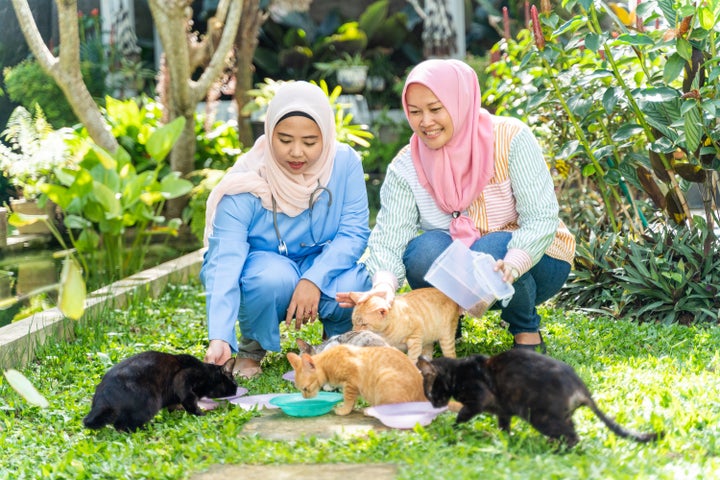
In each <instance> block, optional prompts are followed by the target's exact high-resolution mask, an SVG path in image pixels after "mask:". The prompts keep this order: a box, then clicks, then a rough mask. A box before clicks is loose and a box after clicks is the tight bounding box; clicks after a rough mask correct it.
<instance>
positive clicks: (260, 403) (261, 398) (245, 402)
mask: <svg viewBox="0 0 720 480" xmlns="http://www.w3.org/2000/svg"><path fill="white" fill-rule="evenodd" d="M278 395H284V394H283V393H265V394H260V395H250V396H247V397H236V398H233V399H232V400H230V403H232V404H235V405H238V406H239V407H240V408H242V409H243V410H252V409H254V408H255V409H258V410H261V409H263V408H267V409H273V408H278V407H277V406H275V405H273V404H271V403H270V400H271V399H273V398H275V397H277V396H278Z"/></svg>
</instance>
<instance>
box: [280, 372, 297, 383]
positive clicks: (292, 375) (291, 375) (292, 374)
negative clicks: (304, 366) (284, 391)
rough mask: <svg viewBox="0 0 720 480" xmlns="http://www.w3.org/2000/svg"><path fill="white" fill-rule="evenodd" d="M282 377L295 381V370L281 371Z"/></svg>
mask: <svg viewBox="0 0 720 480" xmlns="http://www.w3.org/2000/svg"><path fill="white" fill-rule="evenodd" d="M282 378H284V379H285V380H287V381H288V382H294V381H295V370H290V371H289V372H287V373H283V376H282Z"/></svg>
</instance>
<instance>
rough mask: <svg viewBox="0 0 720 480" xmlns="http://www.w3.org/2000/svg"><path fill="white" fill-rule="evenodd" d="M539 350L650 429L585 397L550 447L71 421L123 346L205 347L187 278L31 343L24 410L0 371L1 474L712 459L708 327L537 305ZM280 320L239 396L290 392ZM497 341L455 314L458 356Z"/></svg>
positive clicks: (470, 472) (481, 429)
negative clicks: (645, 435)
mask: <svg viewBox="0 0 720 480" xmlns="http://www.w3.org/2000/svg"><path fill="white" fill-rule="evenodd" d="M540 314H541V316H542V317H543V323H542V327H541V328H542V330H543V332H544V336H545V341H546V342H547V343H548V353H549V354H550V355H552V356H553V357H555V358H558V359H560V360H563V361H565V362H567V363H569V364H571V365H572V366H573V367H574V368H575V369H576V370H577V372H578V374H579V375H580V377H581V378H582V379H583V380H584V381H585V382H586V383H587V384H588V387H589V388H590V390H591V391H592V392H593V394H594V397H595V399H596V400H597V403H598V405H599V406H600V408H601V409H603V410H604V411H605V412H607V413H608V415H610V416H612V417H614V418H616V419H617V421H618V422H620V423H621V424H623V425H624V426H627V427H628V428H630V429H634V430H639V431H647V430H665V431H666V436H665V438H664V439H662V440H660V441H659V442H657V443H650V444H637V443H635V442H632V441H628V440H626V439H622V438H619V437H617V436H616V435H614V434H613V433H612V432H610V431H609V430H608V429H607V428H606V427H605V425H604V424H603V423H602V422H601V421H600V420H599V419H597V418H596V417H595V416H594V414H593V413H592V412H591V411H590V410H589V409H587V408H581V409H579V410H578V411H577V412H576V413H575V415H574V417H573V419H574V422H575V424H576V427H577V430H578V434H579V436H580V443H579V444H578V446H577V447H576V448H575V449H573V450H572V451H569V452H565V453H562V454H556V453H554V452H555V447H556V445H554V444H553V443H552V442H551V441H549V440H548V439H546V438H545V437H543V436H542V435H540V434H539V433H538V432H536V431H535V430H534V429H533V428H532V427H531V426H530V425H529V424H527V423H526V422H524V421H522V420H519V419H514V420H513V422H512V431H511V433H510V435H508V434H506V433H505V432H502V431H501V430H500V429H499V428H498V426H497V420H496V418H495V417H494V416H492V415H489V414H483V415H479V416H476V417H474V418H473V419H472V420H471V421H470V422H468V423H466V424H463V425H459V426H456V425H455V424H454V422H455V414H453V413H450V412H446V413H444V414H442V415H440V416H439V417H438V418H437V419H436V420H435V421H434V422H433V423H431V424H430V425H428V426H427V427H419V426H418V427H416V428H415V429H413V430H408V431H397V430H389V431H370V432H369V433H367V434H366V435H363V436H360V437H357V438H356V439H353V440H352V441H348V440H343V439H341V438H334V439H332V440H327V441H321V440H318V439H314V438H309V439H305V440H299V441H296V442H275V441H269V440H263V439H260V438H258V437H256V436H255V435H246V434H244V433H243V432H242V429H243V426H244V425H245V424H246V423H247V422H248V421H249V420H251V419H252V418H253V417H255V416H256V415H259V414H258V413H256V412H251V411H245V410H243V409H240V408H237V407H236V406H233V405H230V404H226V405H221V406H220V407H219V408H218V409H217V410H214V411H212V412H209V413H208V414H207V415H205V416H203V417H195V416H192V415H188V414H187V413H185V412H182V411H179V412H177V411H176V412H167V411H162V412H161V413H159V414H158V416H157V417H156V418H155V419H154V420H153V421H152V422H151V423H150V425H149V426H148V428H147V429H146V430H142V431H140V432H138V433H136V434H133V435H126V434H120V433H118V432H116V431H114V430H113V429H111V428H105V429H102V430H99V431H90V430H87V429H84V428H83V427H82V424H81V419H82V417H83V416H84V415H85V414H86V413H87V412H88V410H89V407H90V399H91V397H92V394H93V392H94V388H95V385H96V384H97V382H98V381H99V379H100V378H101V377H102V375H103V374H104V373H105V371H106V370H107V369H108V368H109V367H110V366H111V365H113V364H115V363H117V362H118V361H119V360H121V359H122V358H126V357H128V356H130V355H132V354H134V353H138V352H140V351H143V350H149V349H158V350H164V351H169V352H172V353H178V352H188V353H191V354H193V355H195V356H197V357H199V358H202V356H203V355H204V353H205V348H206V346H207V337H206V321H205V306H204V296H203V294H202V292H201V289H200V287H199V286H198V284H197V283H196V282H191V284H189V285H185V286H178V285H175V286H171V287H170V288H169V289H168V290H167V292H166V293H165V294H164V295H163V297H162V298H160V299H159V300H144V299H143V298H140V297H138V298H135V299H134V300H133V301H132V302H131V305H130V306H129V307H127V308H123V309H117V310H107V311H105V312H103V313H102V314H100V315H98V318H97V319H95V320H93V321H87V320H85V321H81V322H79V323H77V324H76V325H75V326H76V335H77V338H76V340H74V341H72V342H69V343H63V344H56V345H48V346H47V347H44V348H43V349H42V350H41V351H40V353H39V355H38V358H37V360H36V361H34V362H33V363H32V364H31V365H30V366H28V367H27V368H26V369H24V370H23V373H24V374H25V375H26V376H27V377H28V378H29V379H30V380H31V381H32V382H33V383H34V384H35V385H36V386H37V388H38V389H39V390H40V392H41V393H43V395H45V396H46V398H47V399H48V400H49V402H50V404H51V406H50V408H48V409H39V408H37V407H32V406H29V405H27V404H26V403H24V402H23V400H22V399H21V398H20V397H19V396H18V395H17V394H16V393H15V392H14V391H13V390H12V389H10V388H9V386H8V385H7V384H5V383H2V378H0V443H2V445H3V456H2V459H1V460H0V478H13V479H16V478H33V479H34V478H39V477H43V476H44V477H48V478H51V477H52V478H121V477H122V478H187V477H188V476H190V475H191V474H192V473H193V472H197V471H200V470H203V469H206V468H208V467H209V466H210V465H213V464H216V463H252V464H273V463H307V462H310V463H332V462H344V463H348V462H349V463H365V462H368V463H378V462H389V463H394V464H396V465H398V471H399V474H398V478H399V479H401V480H402V479H417V478H453V479H454V478H463V479H464V478H467V479H476V478H502V479H522V480H526V479H543V480H544V479H547V478H563V479H565V478H577V479H588V478H590V479H606V478H613V479H636V478H658V479H675V478H688V479H694V478H697V479H700V478H703V479H706V478H718V475H717V473H716V472H717V471H720V460H719V459H720V427H719V425H720V380H719V379H718V377H720V376H719V375H718V370H719V369H720V354H718V353H717V352H718V351H720V329H719V328H718V327H715V328H711V327H683V326H673V325H656V324H643V325H637V324H630V323H627V322H622V321H616V320H613V319H604V318H596V319H590V318H587V317H585V316H584V315H581V314H579V313H576V312H566V311H560V310H555V309H553V308H551V307H544V308H541V309H540ZM281 332H282V342H281V345H282V352H271V353H269V354H268V356H267V357H266V359H265V360H264V361H263V370H264V372H265V373H264V374H263V375H262V376H260V377H259V378H256V379H253V380H247V381H242V382H241V384H242V385H243V386H244V387H246V388H248V389H249V390H250V393H251V394H260V393H272V392H293V391H295V387H294V385H293V384H292V383H290V382H288V381H286V380H284V379H282V378H281V376H282V374H283V373H285V372H287V371H288V370H289V369H290V366H289V364H288V362H287V359H286V358H285V353H286V352H287V351H297V346H296V344H295V338H297V337H300V338H303V339H305V340H307V341H309V342H310V343H313V344H316V343H319V342H320V339H321V335H322V325H321V324H320V323H315V324H311V325H307V326H305V327H303V329H302V330H301V331H299V332H295V331H294V330H291V329H287V328H285V327H284V326H283V327H282V328H281ZM511 344H512V337H511V336H510V334H509V333H508V332H507V329H506V326H505V325H504V324H503V322H502V321H501V320H500V318H499V315H498V314H497V312H490V313H489V314H487V315H485V316H484V317H483V318H466V319H465V320H464V321H463V332H462V339H461V340H460V341H459V342H458V345H457V347H458V353H459V354H460V355H461V356H464V355H469V354H472V353H484V354H489V355H492V354H496V353H499V352H502V351H504V350H506V349H508V348H509V347H510V346H511Z"/></svg>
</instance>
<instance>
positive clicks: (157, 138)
mask: <svg viewBox="0 0 720 480" xmlns="http://www.w3.org/2000/svg"><path fill="white" fill-rule="evenodd" d="M183 128H185V117H178V118H176V119H175V120H173V121H172V122H170V123H168V124H166V125H163V126H162V127H160V128H158V129H157V130H155V131H154V132H153V133H152V135H150V138H148V141H147V143H146V144H145V148H146V150H147V152H148V154H149V155H150V156H151V157H152V158H154V159H155V160H157V161H160V160H164V159H165V157H167V155H168V153H170V150H172V147H173V145H175V142H177V139H178V138H180V135H181V134H182V131H183Z"/></svg>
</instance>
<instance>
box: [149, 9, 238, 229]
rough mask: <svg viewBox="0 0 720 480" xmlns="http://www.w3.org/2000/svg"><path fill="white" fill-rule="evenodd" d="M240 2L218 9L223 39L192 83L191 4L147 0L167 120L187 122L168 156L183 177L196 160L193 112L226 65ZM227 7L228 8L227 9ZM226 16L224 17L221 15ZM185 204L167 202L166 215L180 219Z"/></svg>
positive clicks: (185, 201) (233, 37)
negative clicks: (160, 59) (164, 75)
mask: <svg viewBox="0 0 720 480" xmlns="http://www.w3.org/2000/svg"><path fill="white" fill-rule="evenodd" d="M243 3H244V2H242V1H237V0H222V1H221V2H220V4H219V5H218V9H217V12H218V15H217V17H216V21H219V22H223V23H224V27H223V31H222V36H221V38H220V42H219V43H218V45H217V48H216V49H215V51H214V52H213V55H212V58H211V60H210V63H209V65H208V66H207V68H205V70H204V71H203V73H202V75H201V76H200V78H199V79H198V80H196V81H193V80H192V74H193V72H192V71H191V59H190V48H191V47H190V44H189V40H188V30H187V25H188V18H187V17H186V12H187V11H188V9H189V8H190V6H191V4H192V1H191V0H150V1H149V6H150V12H151V13H152V16H153V21H154V23H155V27H156V28H157V32H158V36H159V37H160V42H161V43H162V46H163V50H164V55H165V65H166V68H167V72H168V74H169V77H170V79H169V80H170V81H169V89H168V90H169V98H168V104H169V118H168V121H172V120H174V119H175V118H177V117H181V116H182V117H185V119H186V120H187V122H186V124H185V129H184V130H183V133H182V135H181V136H180V139H179V140H178V142H177V144H175V147H174V148H173V150H172V152H171V154H170V168H171V169H172V170H174V171H177V172H180V174H181V175H186V174H188V173H190V172H191V171H192V170H193V166H194V157H195V146H196V142H195V109H196V107H197V104H198V103H199V102H200V101H201V100H202V99H203V98H205V95H206V94H207V91H208V89H209V88H210V85H211V84H212V82H214V81H215V80H216V79H217V78H218V76H219V75H220V72H221V70H222V68H223V66H224V64H225V60H226V58H227V56H228V53H229V52H230V49H231V48H232V46H233V40H234V39H235V35H236V33H237V29H238V25H239V24H240V18H241V13H242V9H243ZM228 5H229V7H228ZM224 12H227V15H224ZM186 204H187V197H185V198H177V199H174V200H170V201H168V203H167V205H166V214H167V215H168V216H169V217H170V218H175V217H179V216H180V214H181V213H182V210H183V208H184V207H185V205H186Z"/></svg>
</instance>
